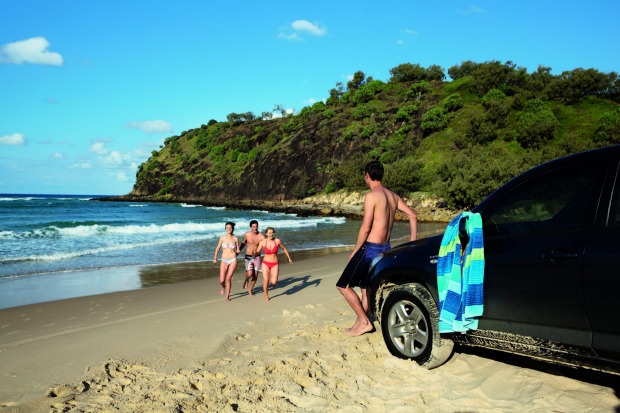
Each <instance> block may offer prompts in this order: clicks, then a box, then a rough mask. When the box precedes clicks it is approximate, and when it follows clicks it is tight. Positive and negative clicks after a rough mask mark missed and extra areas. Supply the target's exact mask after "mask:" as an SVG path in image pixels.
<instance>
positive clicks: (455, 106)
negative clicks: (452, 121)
mask: <svg viewBox="0 0 620 413" xmlns="http://www.w3.org/2000/svg"><path fill="white" fill-rule="evenodd" d="M441 106H443V108H444V109H445V110H447V111H448V112H455V111H457V110H459V109H460V108H462V107H463V98H462V97H461V94H460V93H453V94H451V95H450V96H448V97H446V98H445V99H444V100H443V101H442V102H441Z"/></svg>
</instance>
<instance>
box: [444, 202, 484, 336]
mask: <svg viewBox="0 0 620 413" xmlns="http://www.w3.org/2000/svg"><path fill="white" fill-rule="evenodd" d="M461 219H465V220H466V228H467V234H468V235H469V242H468V243H467V245H466V247H465V250H464V251H462V250H461V240H460V237H459V222H460V221H461ZM438 258H439V259H438V263H437V289H438V292H439V332H440V333H452V332H465V331H467V330H475V329H477V328H478V317H480V316H481V315H482V311H483V304H484V302H483V299H484V297H483V288H482V287H483V285H482V284H483V280H484V241H483V238H482V218H481V217H480V214H474V213H471V212H463V213H462V214H460V215H458V216H457V217H455V218H454V219H453V220H452V221H450V224H448V227H447V228H446V232H445V233H444V235H443V239H442V240H441V247H440V248H439V257H438Z"/></svg>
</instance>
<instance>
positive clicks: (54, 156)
mask: <svg viewBox="0 0 620 413" xmlns="http://www.w3.org/2000/svg"><path fill="white" fill-rule="evenodd" d="M64 157H65V155H64V154H63V153H62V152H54V153H53V154H51V155H50V157H49V159H51V160H59V159H63V158H64Z"/></svg>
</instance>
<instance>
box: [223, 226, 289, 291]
mask: <svg viewBox="0 0 620 413" xmlns="http://www.w3.org/2000/svg"><path fill="white" fill-rule="evenodd" d="M225 228H226V234H224V235H222V236H221V237H220V239H219V241H218V243H217V247H216V248H215V254H214V255H213V262H217V256H218V254H219V252H220V249H221V250H222V256H221V262H220V286H221V290H220V294H221V295H223V296H224V297H225V298H226V300H227V301H230V289H231V281H232V277H233V273H234V272H235V269H236V268H237V255H239V254H241V250H243V249H244V248H246V250H245V259H244V261H245V272H246V275H245V281H244V282H243V290H244V291H247V292H248V295H250V296H253V295H254V292H253V290H254V286H255V285H256V281H257V279H258V273H259V272H260V273H262V274H263V294H264V295H265V300H266V301H269V285H270V284H271V285H272V286H275V285H276V284H277V282H278V275H279V268H278V256H277V254H278V249H282V251H284V253H285V254H286V257H287V258H288V262H289V263H290V264H292V263H293V260H292V259H291V256H290V255H289V253H288V250H287V249H286V247H285V246H284V244H282V241H281V240H280V239H279V238H276V237H275V234H276V231H275V230H274V229H273V227H267V229H266V230H265V234H264V235H263V234H262V233H261V232H260V231H259V230H258V221H256V220H252V221H250V230H249V231H247V232H246V233H245V234H244V235H243V241H241V242H239V238H237V237H236V236H235V235H234V231H235V223H234V222H227V223H226V225H225ZM261 253H263V254H264V255H261Z"/></svg>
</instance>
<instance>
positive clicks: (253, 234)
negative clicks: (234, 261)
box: [240, 219, 265, 295]
mask: <svg viewBox="0 0 620 413" xmlns="http://www.w3.org/2000/svg"><path fill="white" fill-rule="evenodd" d="M264 239H265V236H264V235H263V234H261V233H260V232H259V231H258V221H256V220H255V219H253V220H252V221H250V230H249V231H246V233H245V234H243V241H242V242H241V245H240V249H243V248H244V247H245V246H246V245H247V247H248V248H247V249H246V250H245V281H244V282H243V289H244V290H247V291H248V294H249V295H254V294H253V293H252V290H253V289H254V286H255V285H256V280H257V279H258V273H259V271H261V267H262V257H261V256H260V254H257V252H256V251H257V250H258V244H259V243H260V242H261V241H262V240H264Z"/></svg>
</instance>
